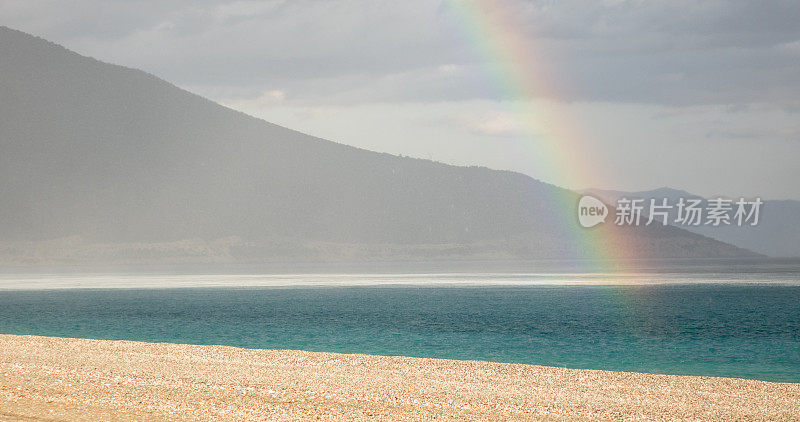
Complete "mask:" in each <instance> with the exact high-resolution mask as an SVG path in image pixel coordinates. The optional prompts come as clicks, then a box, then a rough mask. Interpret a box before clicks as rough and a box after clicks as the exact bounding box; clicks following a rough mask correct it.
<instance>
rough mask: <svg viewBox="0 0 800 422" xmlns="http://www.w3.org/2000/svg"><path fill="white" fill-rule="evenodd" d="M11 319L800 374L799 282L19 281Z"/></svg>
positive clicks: (746, 374) (310, 344) (42, 325)
mask: <svg viewBox="0 0 800 422" xmlns="http://www.w3.org/2000/svg"><path fill="white" fill-rule="evenodd" d="M0 332H2V333H7V334H37V335H49V336H63V337H85V338H97V339H125V340H142V341H150V342H175V343H193V344H224V345H230V346H239V347H248V348H278V349H303V350H313V351H330V352H346V353H353V352H356V353H370V354H384V355H404V356H420V357H436V358H455V359H477V360H490V361H500V362H519V363H530V364H539V365H550V366H565V367H570V368H590V369H606V370H623V371H637V372H651V373H666V374H691V375H713V376H728V377H743V378H754V379H762V380H770V381H790V382H800V287H798V286H792V285H771V284H763V285H752V284H675V285H673V284H659V285H649V286H644V285H640V286H575V285H555V286H553V285H529V286H483V287H481V286H455V287H426V286H382V287H363V286H349V287H341V286H339V287H301V288H299V287H298V288H286V287H247V288H235V287H226V288H183V289H71V290H29V291H19V290H17V291H2V292H0Z"/></svg>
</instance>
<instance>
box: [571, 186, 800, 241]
mask: <svg viewBox="0 0 800 422" xmlns="http://www.w3.org/2000/svg"><path fill="white" fill-rule="evenodd" d="M584 193H586V194H589V195H592V196H595V197H597V198H598V199H601V200H603V201H604V202H606V203H609V204H615V203H616V202H617V200H618V199H619V198H628V199H644V200H645V201H644V204H645V207H644V209H645V211H644V212H645V213H647V212H648V211H647V210H649V205H648V204H649V203H650V200H651V199H655V200H656V202H657V203H660V201H661V200H662V199H663V198H667V199H668V204H676V203H677V201H678V200H679V199H680V198H684V200H686V199H699V200H701V203H700V205H701V206H702V207H706V206H708V199H713V198H703V197H701V196H699V195H695V194H692V193H689V192H686V191H682V190H677V189H671V188H666V187H665V188H659V189H654V190H650V191H640V192H623V191H612V190H600V189H588V190H586V191H584ZM728 199H731V200H733V201H734V202H736V201H737V200H739V198H728ZM745 199H746V200H752V198H749V199H748V198H745ZM763 202H764V203H763V204H762V205H761V208H760V212H759V221H758V224H756V225H755V226H751V225H749V224H743V225H742V226H739V225H737V224H731V225H719V226H713V225H705V224H703V225H699V226H692V225H679V224H678V223H676V222H675V219H676V217H677V210H675V209H673V210H671V212H670V214H669V216H670V218H669V223H670V224H672V225H676V226H679V227H681V228H684V229H686V230H689V231H691V232H694V233H697V234H701V235H703V236H707V237H710V238H713V239H717V240H720V241H722V242H726V243H729V244H731V245H736V246H739V247H741V248H745V249H748V250H751V251H754V252H757V253H760V254H763V255H767V256H770V257H800V224H798V223H797V218H800V201H793V200H778V201H776V200H765V201H763Z"/></svg>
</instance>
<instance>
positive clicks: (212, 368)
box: [0, 335, 800, 421]
mask: <svg viewBox="0 0 800 422" xmlns="http://www.w3.org/2000/svg"><path fill="white" fill-rule="evenodd" d="M678 419H686V420H752V421H757V420H800V384H792V383H771V382H764V381H753V380H742V379H732V378H714V377H696V376H671V375H651V374H640V373H627V372H609V371H595V370H580V369H565V368H553V367H543V366H534V365H521V364H505V363H491V362H478V361H455V360H444V359H419V358H408V357H386V356H372V355H353V354H335V353H316V352H303V351H291V350H251V349H239V348H234V347H226V346H196V345H181V344H166V343H142V342H131V341H107V340H86V339H67V338H53V337H39V336H15V335H0V420H69V421H73V420H75V421H101V420H108V421H112V420H113V421H117V420H119V421H124V420H209V421H211V420H214V421H226V420H236V421H242V420H289V421H294V420H297V421H301V420H302V421H304V420H348V421H351V420H356V421H360V420H363V421H373V420H386V421H405V420H414V421H418V420H459V421H460V420H678Z"/></svg>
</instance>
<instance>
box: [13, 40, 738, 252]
mask: <svg viewBox="0 0 800 422" xmlns="http://www.w3.org/2000/svg"><path fill="white" fill-rule="evenodd" d="M0 58H2V59H1V60H0V75H2V78H0V99H1V100H0V197H2V198H3V200H2V202H0V240H2V241H6V242H26V241H46V240H50V239H57V238H64V237H69V236H80V237H81V238H82V239H84V240H86V241H88V242H94V243H104V244H106V243H108V244H110V243H125V242H127V243H132V242H137V243H159V242H160V243H165V242H176V241H182V240H186V239H198V238H199V239H205V240H207V241H211V240H214V239H219V238H225V237H230V236H235V237H236V238H237V239H241V241H242V242H245V243H247V244H248V245H250V246H253V245H261V246H265V245H266V246H265V247H264V248H262V249H258V248H255V249H253V248H251V251H250V254H249V256H251V258H253V259H269V257H270V256H269V255H270V253H271V252H269V251H270V250H272V249H270V247H269V245H271V244H273V243H274V242H275V241H276V240H275V239H283V240H281V241H284V240H285V239H294V240H298V241H299V242H301V243H302V242H324V243H325V244H347V245H385V244H399V245H406V246H407V245H483V246H482V247H483V248H484V249H486V250H488V251H493V252H498V253H499V254H500V255H501V256H504V254H505V255H508V256H524V257H576V256H581V254H582V251H581V248H583V247H584V244H585V241H584V240H583V239H581V238H580V235H579V236H578V238H577V239H576V238H574V237H570V236H567V234H568V233H572V232H575V231H577V230H578V229H577V228H576V224H577V222H576V221H573V220H574V218H568V219H567V220H569V221H567V222H566V223H563V222H561V220H563V219H564V218H562V217H563V216H562V215H561V213H562V212H563V210H559V209H553V208H554V207H553V205H552V203H550V202H549V201H548V198H550V197H552V195H554V194H561V195H564V194H567V195H571V193H569V192H564V191H562V190H561V189H559V188H557V187H554V186H551V185H547V184H545V183H541V182H539V181H536V180H533V179H531V178H529V177H527V176H524V175H521V174H518V173H513V172H506V171H494V170H489V169H485V168H477V167H469V168H467V167H455V166H449V165H444V164H440V163H435V162H431V161H426V160H418V159H410V158H400V157H396V156H392V155H389V154H380V153H375V152H370V151H366V150H361V149H357V148H353V147H349V146H345V145H341V144H337V143H334V142H329V141H325V140H322V139H318V138H314V137H311V136H307V135H304V134H301V133H299V132H296V131H292V130H289V129H286V128H283V127H280V126H276V125H274V124H270V123H267V122H265V121H263V120H259V119H255V118H252V117H250V116H247V115H244V114H242V113H239V112H236V111H233V110H230V109H228V108H225V107H222V106H220V105H218V104H215V103H213V102H211V101H208V100H206V99H204V98H201V97H199V96H196V95H194V94H191V93H189V92H186V91H184V90H181V89H179V88H177V87H175V86H173V85H171V84H169V83H167V82H165V81H163V80H160V79H158V78H156V77H154V76H152V75H149V74H147V73H144V72H141V71H138V70H133V69H129V68H124V67H120V66H115V65H110V64H106V63H102V62H99V61H96V60H94V59H90V58H86V57H83V56H80V55H78V54H76V53H73V52H71V51H69V50H66V49H64V48H62V47H60V46H58V45H55V44H53V43H50V42H47V41H44V40H42V39H39V38H36V37H33V36H30V35H27V34H24V33H22V32H19V31H15V30H12V29H9V28H5V27H0ZM576 202H577V196H576ZM598 230H600V231H602V230H609V231H621V232H620V233H619V234H620V235H621V236H622V237H627V238H628V239H630V241H631V242H634V241H641V242H640V243H641V244H643V245H647V246H646V247H645V248H644V249H642V251H643V252H647V253H649V254H651V255H658V256H684V255H686V254H687V253H688V254H691V255H692V256H696V255H701V256H738V255H747V254H748V252H746V251H743V250H740V249H738V248H734V247H731V246H729V245H725V244H722V243H720V242H715V241H712V240H710V239H707V238H704V237H701V236H697V235H693V234H690V233H687V232H685V231H681V230H677V229H674V228H666V229H663V228H652V229H637V230H633V229H626V228H614V227H604V228H600V229H598ZM686 245H693V246H692V249H691V251H690V252H686V250H685V248H684V246H686ZM623 246H624V245H614V244H609V245H607V248H608V249H609V250H615V249H620V250H623V249H628V248H623ZM404 247H405V246H404ZM259 250H260V251H261V252H259ZM298 253H301V252H298Z"/></svg>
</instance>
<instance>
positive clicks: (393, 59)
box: [0, 0, 800, 104]
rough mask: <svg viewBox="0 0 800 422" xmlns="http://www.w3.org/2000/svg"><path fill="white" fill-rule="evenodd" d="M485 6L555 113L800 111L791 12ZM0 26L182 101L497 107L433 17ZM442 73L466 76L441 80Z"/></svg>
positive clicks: (348, 15) (240, 15)
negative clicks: (147, 77)
mask: <svg viewBox="0 0 800 422" xmlns="http://www.w3.org/2000/svg"><path fill="white" fill-rule="evenodd" d="M496 4H499V5H504V6H503V7H506V8H508V10H507V11H506V13H509V14H512V15H513V16H515V17H516V19H517V22H518V26H517V27H516V28H506V29H504V30H509V31H515V32H517V33H519V35H522V36H524V37H526V39H527V40H528V43H529V44H530V45H531V46H532V47H535V48H536V49H538V50H541V51H542V55H541V60H542V63H521V64H520V65H523V66H526V67H527V68H528V69H532V70H536V71H539V70H541V69H542V68H545V70H547V71H548V72H549V73H550V74H552V75H557V76H555V77H553V78H552V79H553V80H552V81H550V83H551V84H552V85H553V86H555V87H557V88H556V89H555V90H554V92H555V95H557V96H558V97H560V98H562V99H566V100H571V101H575V100H589V101H622V102H648V103H666V104H723V103H724V104H728V103H748V102H773V103H779V104H792V103H796V102H797V101H798V100H797V98H798V96H799V95H800V79H798V78H797V77H796V75H797V74H800V47H798V46H799V45H800V44H798V43H800V26H799V25H797V24H796V21H797V17H798V16H800V3H797V2H794V1H771V2H750V1H712V2H694V1H674V0H665V1H647V2H642V1H607V2H598V1H591V0H568V1H559V2H551V1H523V0H508V1H506V2H499V3H496ZM498 7H499V6H498ZM0 19H1V20H2V21H3V22H4V23H6V24H8V25H9V26H12V27H17V28H19V29H22V30H26V31H30V32H34V33H37V34H41V35H43V36H45V37H47V38H49V39H53V40H55V41H57V42H60V43H63V44H65V45H67V46H68V47H70V48H73V49H76V50H77V51H79V52H82V53H84V54H89V55H92V56H96V57H99V58H101V59H105V60H109V61H113V62H116V63H121V64H126V65H130V66H135V67H141V68H145V69H146V70H149V71H151V72H153V73H155V74H157V75H158V76H161V77H164V78H166V79H168V80H170V81H173V82H176V83H178V84H179V85H183V86H194V87H207V89H212V87H216V88H217V89H221V87H227V88H228V89H229V90H230V92H231V93H237V92H240V93H241V92H248V93H249V94H248V95H254V90H253V89H254V88H257V90H268V89H275V88H280V89H283V90H285V91H287V92H290V93H292V95H291V98H293V99H295V100H303V99H304V100H308V101H311V102H320V101H324V102H330V101H341V102H359V101H426V100H441V99H448V100H456V99H480V98H497V97H498V96H499V94H498V91H497V90H496V89H494V88H493V87H491V86H490V85H489V83H488V82H487V74H488V73H490V72H489V70H487V69H486V67H487V66H488V65H490V64H491V63H486V62H485V61H484V60H483V58H482V57H481V56H480V55H479V54H478V52H477V51H476V49H475V48H474V46H472V45H471V44H470V42H469V37H468V34H467V33H468V31H469V30H468V29H467V28H466V26H465V25H464V24H462V22H460V21H459V19H458V18H457V16H456V15H455V14H454V13H453V12H452V10H451V8H450V7H449V6H447V3H440V2H435V1H423V0H409V1H403V2H395V1H384V0H381V1H309V0H295V1H271V2H255V1H239V2H230V3H223V2H216V1H188V0H186V1H163V2H146V3H142V2H125V1H113V2H107V1H106V2H98V1H87V2H81V3H79V4H78V5H77V6H75V5H74V4H72V3H71V2H70V3H66V2H57V1H36V0H34V1H31V0H22V1H13V0H12V1H6V2H4V5H3V6H2V9H0ZM448 64H454V65H458V66H460V69H461V70H462V71H460V72H454V73H452V74H449V75H446V77H445V75H441V74H440V72H439V70H438V69H440V67H441V66H443V65H448ZM231 81H236V85H233V84H231ZM232 85H233V86H232ZM543 95H544V93H543Z"/></svg>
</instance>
